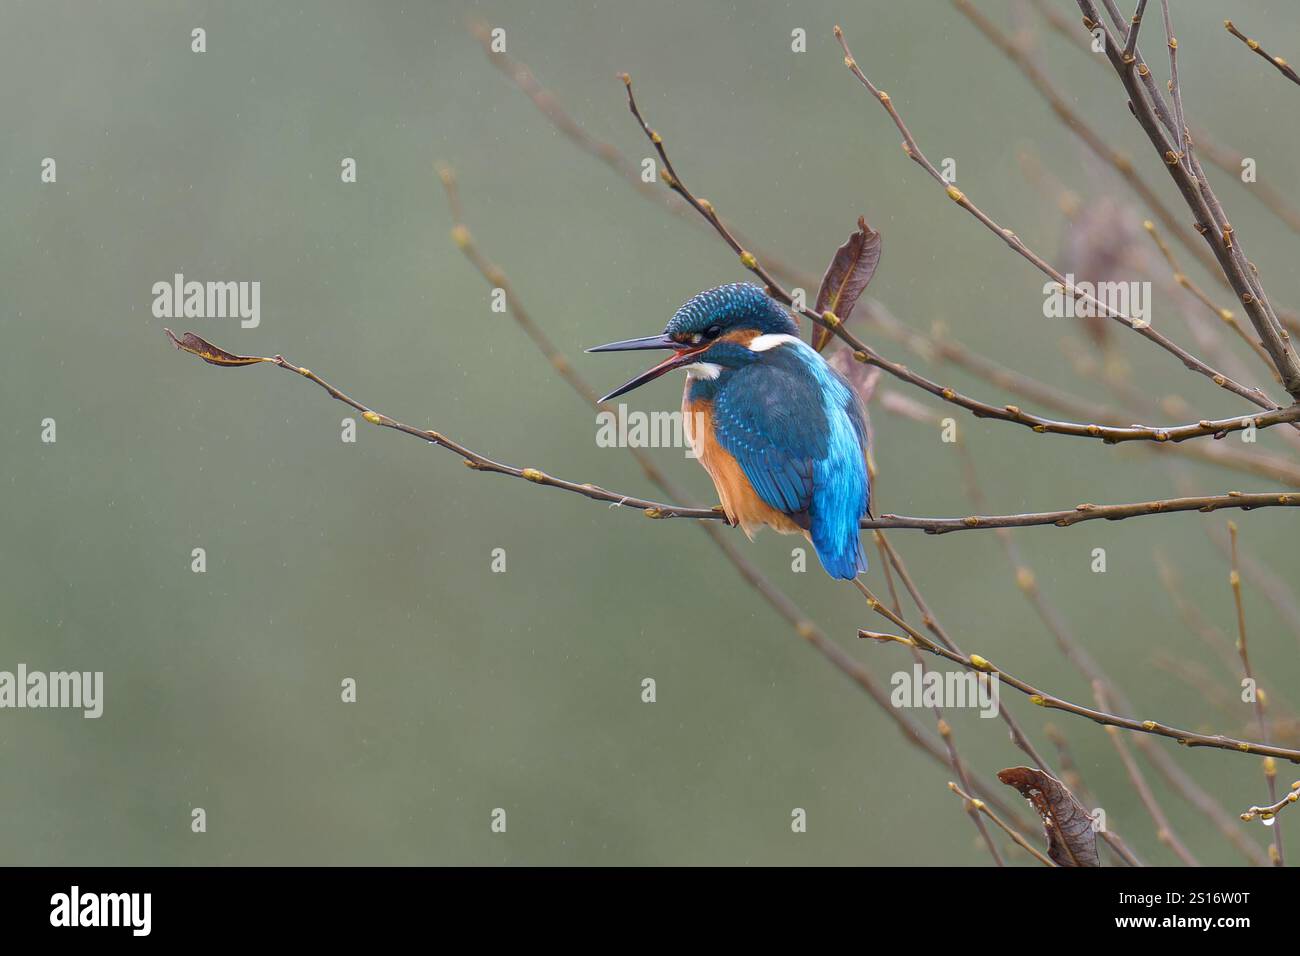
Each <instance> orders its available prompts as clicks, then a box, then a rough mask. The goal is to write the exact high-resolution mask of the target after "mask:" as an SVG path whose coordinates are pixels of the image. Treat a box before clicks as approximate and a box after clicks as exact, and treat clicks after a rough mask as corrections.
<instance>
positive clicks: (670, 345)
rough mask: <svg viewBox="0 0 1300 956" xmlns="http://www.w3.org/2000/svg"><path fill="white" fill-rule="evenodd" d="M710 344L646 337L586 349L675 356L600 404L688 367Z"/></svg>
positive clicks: (652, 336) (665, 337)
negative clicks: (646, 351)
mask: <svg viewBox="0 0 1300 956" xmlns="http://www.w3.org/2000/svg"><path fill="white" fill-rule="evenodd" d="M710 344H712V343H706V344H704V345H700V346H693V345H684V344H683V343H681V342H678V341H676V340H675V339H672V338H669V337H668V336H667V335H647V336H646V337H645V338H643V339H624V340H623V341H622V342H610V343H609V344H608V345H597V346H596V347H595V348H591V349H587V351H588V352H632V351H639V350H641V349H672V350H673V351H674V352H676V353H677V354H675V355H671V356H669V357H668V358H666V359H664V361H662V362H660V363H659V364H658V365H656V366H654V367H653V368H651V369H647V370H646V371H644V372H642V373H641V374H640V375H638V376H637V377H636V378H634V379H632V380H631V381H629V382H625V383H624V384H622V385H620V386H619V387H618V388H616V389H614V391H612V392H610V393H609V394H608V395H606V396H605V397H604V398H602V399H601V400H600V401H601V402H607V401H609V400H610V399H611V398H618V396H620V395H625V394H627V393H628V392H630V391H632V389H634V388H640V387H641V386H642V385H644V384H645V383H646V382H652V381H654V380H655V379H657V378H658V377H659V376H660V375H663V374H664V373H665V372H671V371H672V370H673V369H675V368H681V367H682V366H683V365H690V364H691V363H692V362H694V361H695V359H696V356H698V355H699V354H700V353H701V352H703V351H704V350H705V349H706V348H708V347H709V345H710Z"/></svg>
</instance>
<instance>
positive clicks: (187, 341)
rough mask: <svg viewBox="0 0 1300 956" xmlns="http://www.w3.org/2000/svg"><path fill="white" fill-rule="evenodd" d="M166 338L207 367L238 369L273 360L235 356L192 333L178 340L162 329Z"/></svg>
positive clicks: (255, 356)
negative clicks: (205, 363) (204, 363)
mask: <svg viewBox="0 0 1300 956" xmlns="http://www.w3.org/2000/svg"><path fill="white" fill-rule="evenodd" d="M163 331H164V332H166V333H167V337H168V338H169V339H171V340H172V344H174V345H175V346H176V347H177V348H178V349H180V350H181V351H182V352H189V353H190V354H191V355H197V356H198V357H199V358H201V359H203V361H205V362H207V363H208V364H209V365H220V366H222V367H223V368H232V367H238V366H241V365H256V364H257V363H258V362H273V361H275V360H274V359H269V358H265V357H264V356H261V355H235V354H234V353H233V352H227V351H226V350H225V349H223V348H218V347H217V346H215V345H213V344H212V343H211V342H209V341H208V340H207V339H204V338H200V337H199V336H197V335H195V334H194V333H193V332H186V333H185V334H184V335H182V336H181V337H180V338H177V337H176V334H175V333H174V332H172V330H171V329H163Z"/></svg>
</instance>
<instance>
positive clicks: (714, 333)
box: [704, 325, 722, 339]
mask: <svg viewBox="0 0 1300 956" xmlns="http://www.w3.org/2000/svg"><path fill="white" fill-rule="evenodd" d="M721 334H722V326H720V325H710V326H709V327H708V328H707V329H705V330H704V336H705V338H710V339H716V338H717V337H718V336H719V335H721Z"/></svg>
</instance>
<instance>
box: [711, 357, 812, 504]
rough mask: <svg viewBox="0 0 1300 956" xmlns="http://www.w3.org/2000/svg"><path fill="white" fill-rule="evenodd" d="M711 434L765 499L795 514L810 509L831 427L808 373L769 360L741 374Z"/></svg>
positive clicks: (719, 401)
mask: <svg viewBox="0 0 1300 956" xmlns="http://www.w3.org/2000/svg"><path fill="white" fill-rule="evenodd" d="M713 432H714V437H716V438H717V441H718V444H719V445H721V446H722V447H723V448H724V449H725V450H726V451H728V452H729V453H730V454H731V456H732V457H733V458H735V459H736V463H737V464H738V465H740V468H741V470H742V471H743V472H744V473H745V477H746V478H748V479H749V483H750V484H751V485H753V487H754V491H755V492H757V493H758V496H759V497H760V498H762V499H763V501H765V502H766V503H767V504H769V505H771V506H772V507H773V508H775V509H776V510H777V511H781V512H784V513H785V514H788V515H792V516H797V515H801V514H805V513H806V512H807V511H808V509H809V507H810V506H811V505H812V501H813V485H814V479H815V472H816V464H817V462H818V461H819V460H821V459H823V458H825V457H826V451H827V437H828V434H829V428H828V425H827V421H826V412H825V409H824V406H823V399H822V395H821V391H820V389H819V388H818V385H817V382H816V380H815V379H814V378H813V377H812V376H810V375H809V374H807V372H806V371H804V370H802V369H800V368H797V367H792V366H788V365H786V364H785V363H781V364H775V363H773V364H769V363H766V362H765V363H756V364H754V365H749V366H746V367H744V368H742V369H739V370H737V371H736V373H735V374H734V375H733V376H731V380H730V381H729V382H727V385H726V387H725V388H722V389H720V390H719V392H718V395H717V398H716V400H715V401H714V405H713ZM805 527H806V525H805Z"/></svg>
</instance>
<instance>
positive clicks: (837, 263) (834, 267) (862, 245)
mask: <svg viewBox="0 0 1300 956" xmlns="http://www.w3.org/2000/svg"><path fill="white" fill-rule="evenodd" d="M879 263H880V233H878V232H876V231H875V230H874V229H872V228H871V227H870V226H868V225H867V221H866V220H865V219H864V218H862V217H861V216H859V217H858V230H857V232H855V233H853V235H851V236H849V238H848V240H847V241H846V242H845V243H844V245H842V246H840V247H839V248H838V249H836V250H835V255H834V257H832V259H831V264H830V265H829V266H828V267H827V268H826V274H825V275H824V276H822V284H821V288H819V289H818V290H817V308H816V312H817V314H818V315H823V314H825V313H826V312H833V313H834V314H835V316H836V317H837V318H838V319H839V320H840V321H841V322H847V321H848V319H849V315H850V314H852V312H853V307H854V306H855V305H857V302H858V297H859V296H860V295H862V291H863V290H864V289H865V288H866V287H867V283H868V282H870V281H871V276H872V275H873V274H874V273H875V271H876V266H877V265H878V264H879ZM830 340H831V331H830V329H827V328H825V327H823V326H820V325H819V326H816V327H815V328H813V336H812V346H813V348H815V349H816V350H817V351H818V352H820V351H821V350H822V349H824V348H826V343H827V342H829V341H830Z"/></svg>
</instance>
